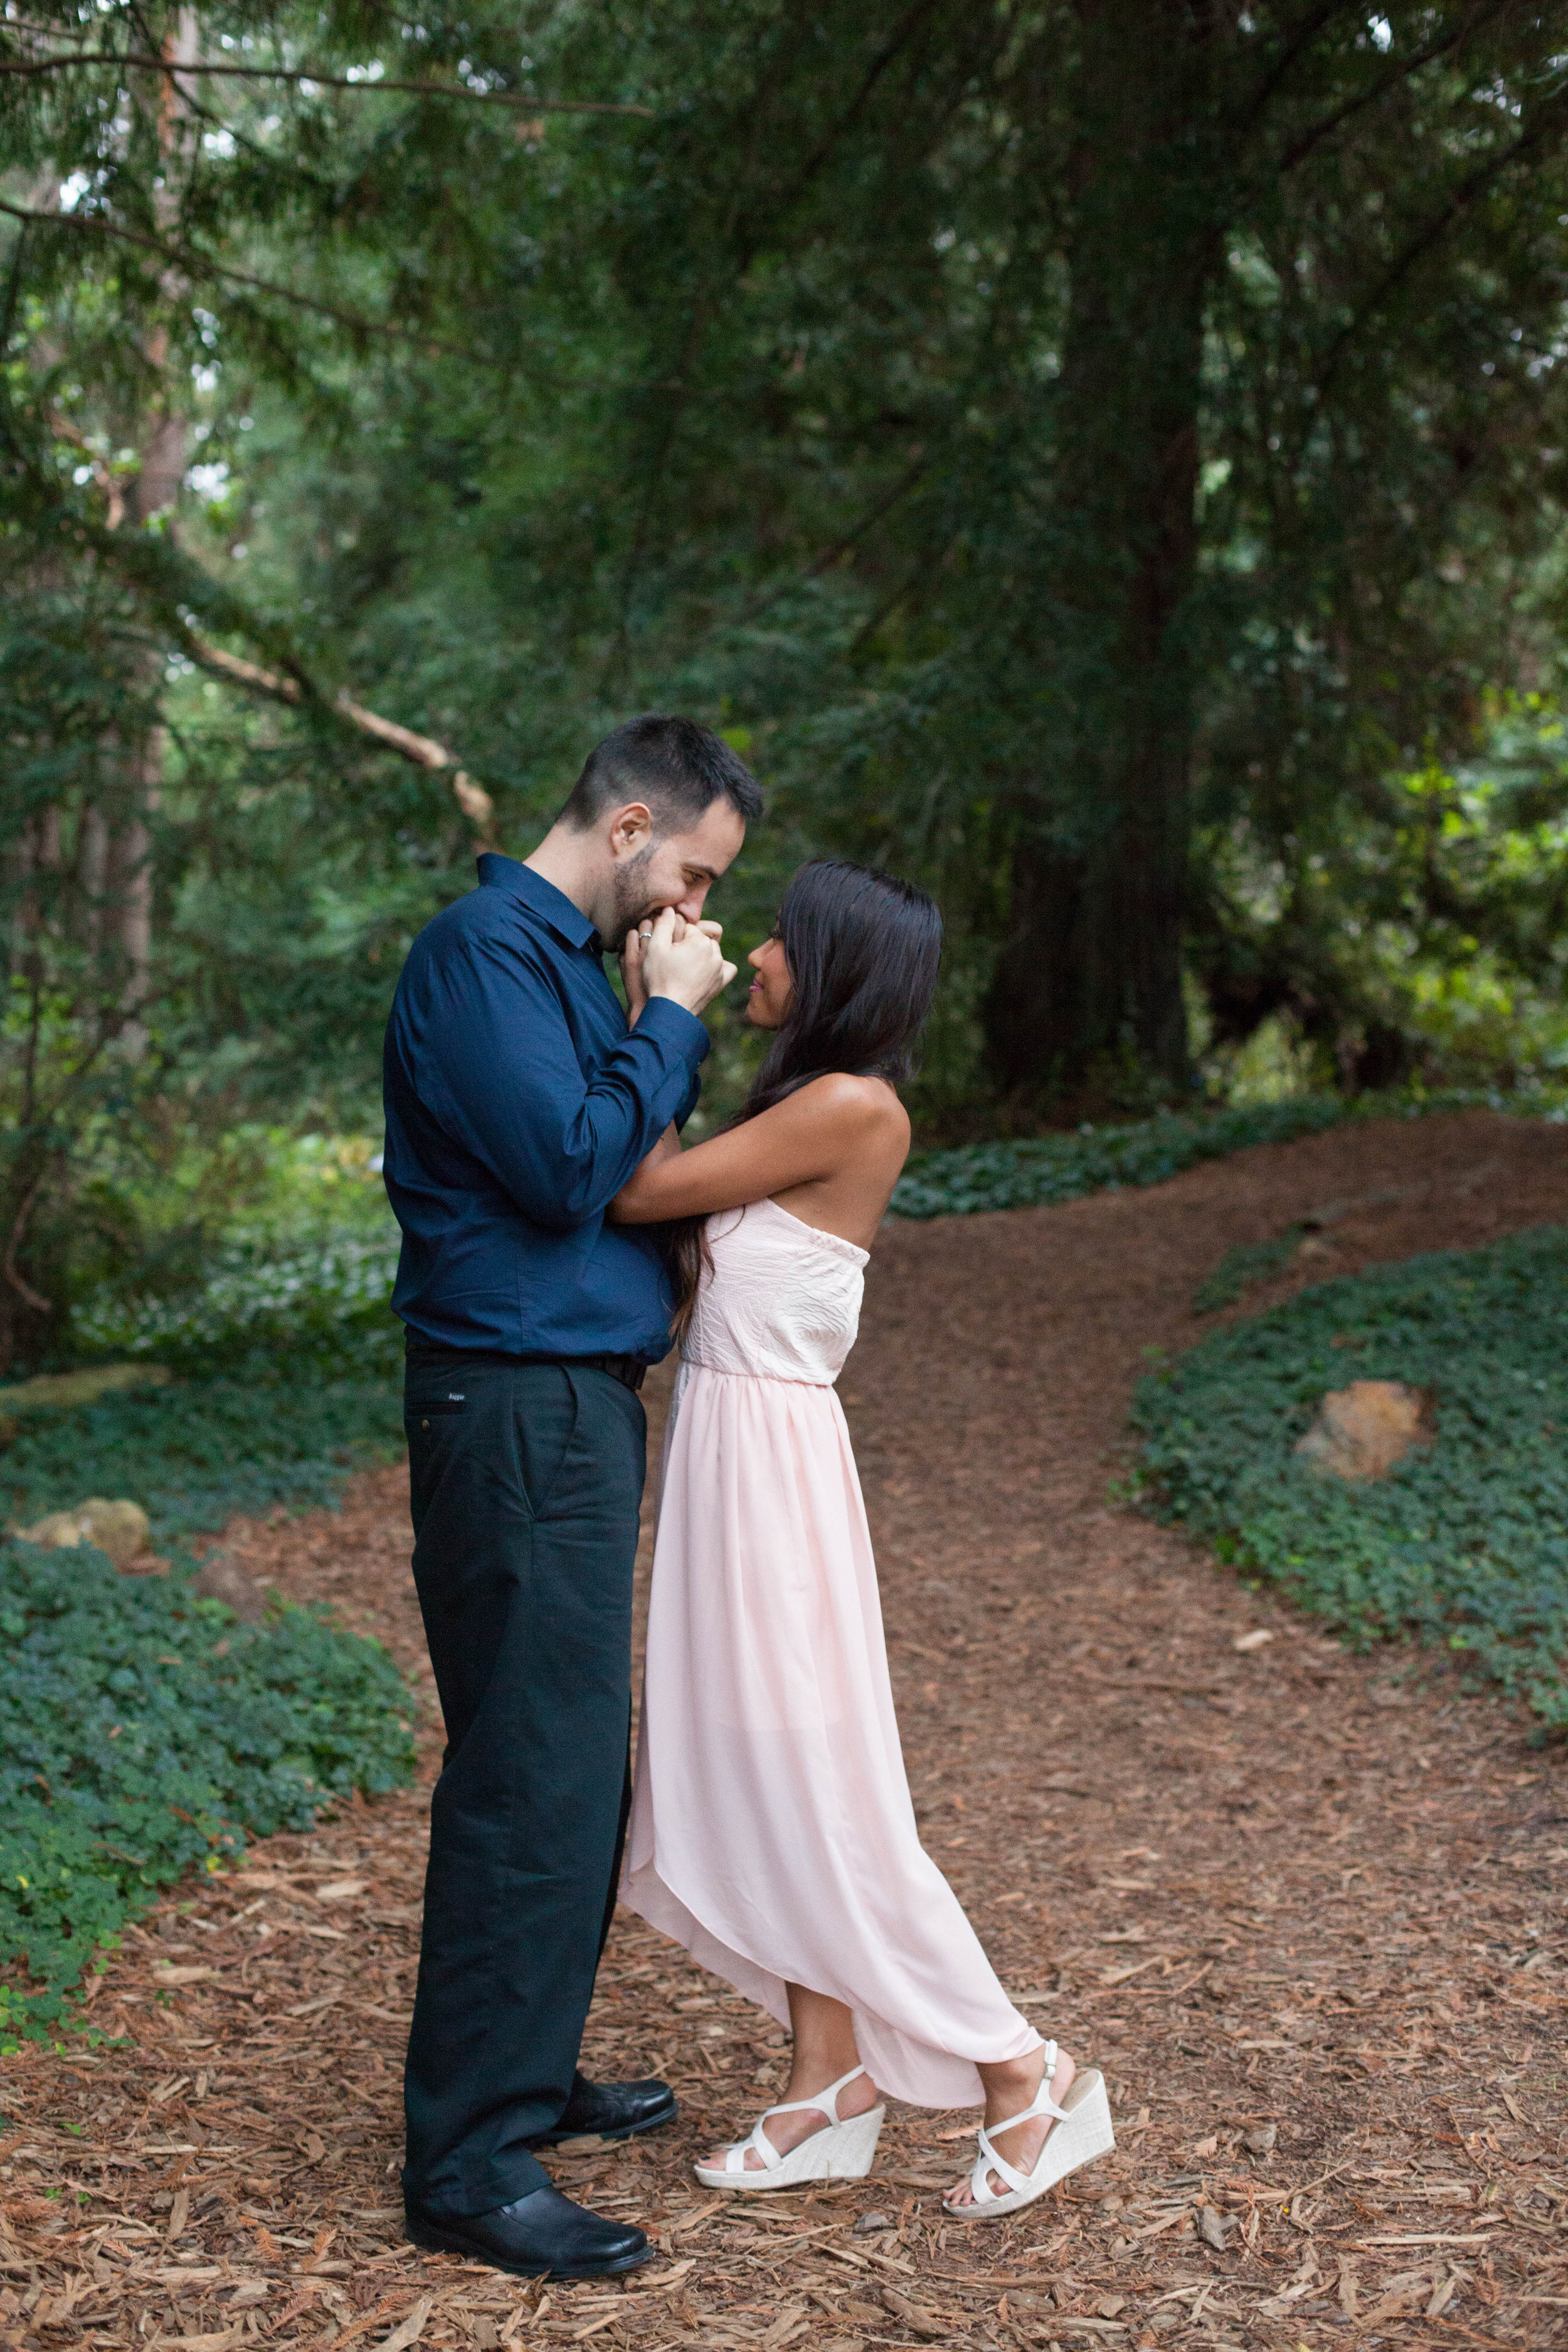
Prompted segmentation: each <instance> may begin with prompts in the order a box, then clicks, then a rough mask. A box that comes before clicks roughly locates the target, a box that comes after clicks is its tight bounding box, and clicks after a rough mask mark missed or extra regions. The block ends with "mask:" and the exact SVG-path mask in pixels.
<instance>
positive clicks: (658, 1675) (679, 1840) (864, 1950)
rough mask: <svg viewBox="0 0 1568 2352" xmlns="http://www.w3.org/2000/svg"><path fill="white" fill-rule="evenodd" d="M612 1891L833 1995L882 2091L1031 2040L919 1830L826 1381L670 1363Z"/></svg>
mask: <svg viewBox="0 0 1568 2352" xmlns="http://www.w3.org/2000/svg"><path fill="white" fill-rule="evenodd" d="M762 1205H763V1207H766V1208H774V1209H775V1213H776V1215H777V1216H782V1217H784V1219H785V1222H786V1223H788V1224H790V1225H795V1226H796V1228H797V1231H798V1232H799V1233H800V1234H811V1233H812V1229H811V1228H809V1227H806V1226H802V1225H799V1223H798V1221H797V1220H795V1218H793V1217H791V1216H789V1215H788V1213H787V1212H784V1211H777V1210H776V1204H773V1203H763V1204H762ZM750 1214H751V1213H750V1212H749V1213H748V1215H750ZM814 1239H815V1240H816V1242H817V1243H819V1244H823V1243H833V1244H835V1246H836V1247H837V1250H839V1251H841V1252H842V1251H850V1253H851V1255H853V1256H854V1257H855V1258H857V1259H858V1260H860V1261H861V1263H863V1262H864V1254H863V1253H861V1252H859V1251H854V1250H852V1246H851V1244H847V1243H844V1242H837V1241H836V1237H834V1236H832V1235H823V1234H816V1235H814ZM724 1272H725V1266H724V1261H723V1259H722V1257H721V1259H720V1263H719V1274H720V1276H721V1277H722V1276H723V1275H724ZM753 1297H754V1292H753ZM856 1297H857V1304H858V1287H857V1293H856ZM709 1328H710V1329H711V1318H710V1325H709ZM850 1337H851V1338H852V1337H853V1326H852V1325H851V1329H850ZM845 1352H847V1349H846V1350H845ZM833 1369H834V1370H837V1365H835V1366H834V1367H833ZM622 1893H623V1896H624V1899H625V1900H626V1903H627V1904H629V1905H630V1906H631V1907H632V1908H633V1909H634V1910H636V1911H637V1912H639V1913H640V1914H641V1915H642V1916H643V1917H644V1918H646V1919H647V1920H648V1921H650V1922H651V1924H652V1925H653V1926H655V1927H659V1928H661V1929H662V1930H663V1931H664V1932H665V1933H666V1934H667V1935H668V1936H671V1937H675V1938H676V1939H677V1940H678V1941H679V1942H680V1943H682V1944H684V1945H685V1946H686V1948H687V1949H688V1950H689V1952H690V1953H691V1954H692V1955H693V1957H694V1958H696V1959H698V1960H700V1962H701V1963H702V1964H703V1966H704V1967H706V1968H709V1969H712V1970H713V1971H714V1973H715V1974H716V1975H719V1976H721V1977H724V1978H726V1979H728V1980H729V1982H730V1983H731V1984H732V1985H734V1986H735V1987H736V1988H737V1989H738V1990H740V1991H741V1992H742V1993H744V1994H746V1995H747V1996H748V1997H749V1998H750V1999H751V2000H755V2001H757V2002H759V2003H760V2004H761V2005H762V2006H763V2008H764V2009H766V2010H768V2011H770V2012H771V2013H772V2015H773V2016H774V2017H775V2018H777V2019H778V2020H779V2021H780V2022H781V2023H784V2024H787V2022H788V2016H789V2012H788V2004H787V2000H786V1997H785V1990H784V1988H785V1986H786V1984H787V1983H795V1984H800V1985H805V1986H806V1987H808V1988H810V1989H811V1990H815V1991H817V1992H821V1993H826V1994H830V1995H831V1996H832V1997H833V1998H834V1999H835V2000H841V2001H844V2002H846V2003H847V2006H848V2007H849V2009H850V2010H851V2011H853V2012H854V2019H855V2032H856V2036H857V2040H858V2045H859V2051H860V2055H861V2058H862V2060H863V2061H864V2063H865V2064H866V2065H867V2067H868V2069H869V2070H870V2073H871V2074H872V2076H873V2078H874V2080H875V2081H876V2082H877V2084H879V2087H880V2088H881V2089H882V2090H883V2091H885V2092H888V2093H889V2094H890V2095H893V2096H894V2097H896V2098H900V2099H906V2100H910V2101H912V2102H913V2103H915V2104H916V2105H923V2106H931V2107H955V2106H965V2105H975V2104H977V2103H978V2102H979V2101H980V2100H981V2098H982V2096H983V2091H982V2086H981V2082H980V2077H979V2075H978V2074H977V2073H976V2071H975V2070H976V2063H977V2062H989V2061H992V2060H996V2059H1007V2058H1016V2057H1019V2056H1022V2055H1023V2054H1024V2053H1025V2052H1026V2051H1029V2050H1033V2049H1037V2048H1038V2047H1039V2046H1040V2037H1039V2035H1038V2034H1037V2032H1035V2031H1034V2029H1033V2028H1032V2027H1031V2026H1030V2025H1029V2024H1028V2022H1027V2021H1026V2019H1025V2018H1023V2017H1021V2016H1020V2015H1019V2013H1018V2011H1016V2009H1015V2008H1014V2007H1013V2005H1012V2003H1011V2001H1009V2000H1008V1999H1007V1996H1006V1994H1005V1992H1004V1990H1003V1989H1002V1987H1001V1985H1000V1984H999V1983H998V1981H997V1979H996V1976H995V1974H994V1970H993V1969H992V1967H991V1964H990V1962H989V1961H988V1960H987V1958H986V1957H985V1954H984V1950H983V1949H982V1948H981V1945H980V1942H979V1939H978V1937H976V1935H975V1933H974V1930H973V1927H971V1926H970V1924H969V1921H968V1919H967V1918H966V1917H965V1916H964V1913H963V1909H962V1908H961V1906H960V1905H959V1903H958V1900H957V1897H956V1896H955V1895H953V1893H952V1888H951V1887H950V1886H949V1885H948V1884H947V1881H946V1880H945V1879H944V1878H943V1876H942V1873H941V1872H940V1871H939V1870H938V1868H937V1866H936V1864H935V1863H934V1862H932V1861H931V1857H930V1856H929V1855H928V1854H927V1853H925V1852H924V1850H923V1849H922V1847H921V1842H920V1834H919V1832H918V1830H917V1828H916V1824H915V1816H914V1809H913V1806H912V1804H911V1803H910V1791H909V1784H908V1781H907V1780H906V1778H905V1773H904V1764H903V1757H902V1754H901V1751H900V1744H899V1730H898V1724H897V1721H896V1719H895V1717H894V1713H893V1700H892V1691H891V1687H890V1685H889V1676H888V1661H887V1651H886V1646H885V1643H884V1640H883V1633H882V1616H881V1608H880V1604H879V1596H878V1590H877V1575H876V1567H875V1562H874V1560H873V1558H872V1551H871V1541H870V1531H869V1529H868V1526H867V1521H866V1510H865V1505H864V1503H863V1501H862V1499H861V1494H860V1483H859V1479H858V1476H857V1475H856V1469H855V1459H854V1455H853V1454H852V1452H851V1450H850V1444H849V1433H848V1430H847V1427H846V1424H845V1420H844V1414H843V1411H842V1408H841V1407H840V1405H839V1402H838V1399H837V1395H836V1394H835V1393H834V1391H833V1389H832V1388H831V1387H830V1386H828V1385H826V1383H825V1382H822V1381H809V1380H798V1379H797V1380H787V1379H777V1378H771V1377H766V1376H762V1375H758V1374H754V1373H749V1372H740V1371H732V1370H715V1369H711V1368H710V1366H709V1365H707V1364H706V1363H692V1362H689V1361H688V1362H686V1363H684V1364H683V1365H682V1367H681V1370H680V1372H679V1377H678V1381H677V1385H676V1391H675V1400H674V1402H673V1405H672V1408H671V1422H670V1427H669V1432H668V1437H667V1440H666V1452H665V1470H664V1488H663V1496H662V1501H661V1506H660V1511H659V1521H658V1540H657V1545H656V1549H655V1559H654V1570H653V1591H652V1599H651V1603H650V1613H649V1622H648V1639H647V1675H646V1685H645V1696H644V1706H643V1716H642V1730H641V1738H640V1742H639V1747H638V1753H637V1777H636V1789H635V1796H634V1801H633V1808H632V1818H631V1825H630V1831H629V1835H628V1840H627V1847H626V1868H625V1874H624V1881H623V1887H622Z"/></svg>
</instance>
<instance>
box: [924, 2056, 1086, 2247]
mask: <svg viewBox="0 0 1568 2352" xmlns="http://www.w3.org/2000/svg"><path fill="white" fill-rule="evenodd" d="M1044 2054H1045V2062H1046V2070H1045V2073H1044V2074H1042V2075H1041V2077H1040V2087H1039V2089H1038V2091H1037V2093H1036V2094H1035V2098H1034V2102H1033V2104H1032V2105H1029V2106H1026V2108H1025V2109H1024V2112H1023V2114H1022V2115H1021V2116H1009V2118H1008V2120H1007V2121H1006V2122H1005V2124H998V2125H997V2126H995V2129H996V2132H997V2133H1001V2132H1007V2131H1011V2130H1012V2128H1013V2126H1014V2125H1015V2124H1024V2123H1027V2122H1028V2121H1029V2119H1030V2117H1031V2116H1055V2117H1056V2122H1055V2124H1054V2125H1053V2126H1052V2128H1051V2129H1050V2130H1049V2131H1048V2132H1047V2134H1046V2144H1045V2146H1044V2147H1042V2148H1041V2150H1040V2153H1039V2155H1038V2156H1037V2158H1036V2159H1035V2168H1034V2170H1033V2172H1020V2171H1019V2170H1018V2168H1017V2167H1016V2165H1013V2164H1009V2163H1008V2161H1007V2159H1006V2158H1005V2156H998V2155H997V2153H996V2149H995V2147H994V2136H993V2134H992V2133H991V2132H989V2131H987V2130H986V2128H985V2126H984V2124H982V2125H981V2126H980V2153H979V2155H978V2156H977V2157H976V2158H975V2160H974V2169H973V2172H972V2173H971V2174H970V2176H969V2193H970V2195H971V2196H972V2197H973V2200H974V2202H973V2204H972V2205H948V2204H946V2203H945V2201H944V2204H943V2210H944V2212H946V2214H947V2215H948V2217H949V2219H950V2220H952V2221H1001V2219H1002V2217H1003V2215H1004V2214H1005V2213H1017V2212H1020V2211H1021V2210H1023V2208H1024V2207H1025V2206H1026V2205H1032V2204H1033V2203H1034V2201H1035V2200H1036V2198H1037V2197H1043V2196H1044V2195H1045V2193H1046V2191H1047V2189H1054V2188H1055V2187H1056V2184H1057V2182H1058V2180H1065V2179H1067V2177H1068V2173H1069V2172H1076V2171H1077V2170H1078V2168H1079V2165H1080V2164H1091V2163H1092V2162H1093V2161H1094V2158H1096V2157H1097V2156H1109V2155H1110V2151H1111V2149H1112V2148H1113V2147H1115V2146H1116V2134H1115V2133H1114V2132H1113V2131H1112V2129H1111V2127H1110V2100H1109V2099H1108V2098H1107V2097H1106V2095H1105V2077H1104V2075H1103V2074H1101V2073H1100V2069H1099V2068H1098V2067H1097V2066H1090V2067H1089V2069H1088V2071H1087V2073H1085V2074H1075V2075H1074V2076H1073V2078H1072V2083H1071V2086H1070V2087H1069V2089H1068V2095H1067V2104H1066V2105H1065V2106H1060V2107H1058V2105H1057V2103H1056V2101H1055V2100H1054V2099H1053V2098H1052V2097H1051V2095H1050V2084H1051V2077H1052V2075H1053V2074H1055V2073H1056V2071H1057V2045H1056V2043H1055V2042H1047V2044H1046V2047H1045V2053H1044ZM994 2172H995V2173H999V2174H1000V2175H1001V2177H1002V2179H1004V2180H1005V2182H1006V2183H1007V2186H1006V2189H1005V2190H1002V2191H998V2190H996V2189H993V2188H992V2186H991V2180H990V2176H991V2174H992V2173H994Z"/></svg>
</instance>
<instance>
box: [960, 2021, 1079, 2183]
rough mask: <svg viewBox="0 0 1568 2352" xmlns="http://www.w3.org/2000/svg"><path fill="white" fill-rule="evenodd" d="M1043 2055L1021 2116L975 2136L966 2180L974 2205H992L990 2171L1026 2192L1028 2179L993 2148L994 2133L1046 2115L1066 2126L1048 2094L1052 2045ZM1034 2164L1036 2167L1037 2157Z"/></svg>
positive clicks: (1065, 2113)
mask: <svg viewBox="0 0 1568 2352" xmlns="http://www.w3.org/2000/svg"><path fill="white" fill-rule="evenodd" d="M1043 2054H1044V2059H1045V2067H1044V2071H1043V2073H1042V2074H1041V2076H1040V2087H1039V2089H1038V2090H1037V2092H1036V2094H1035V2096H1034V2098H1033V2100H1032V2101H1031V2102H1030V2104H1029V2105H1028V2106H1026V2108H1025V2109H1024V2112H1023V2114H1022V2115H1018V2116H1009V2117H1008V2118H1007V2121H1006V2122H1005V2124H994V2125H993V2126H991V2127H990V2129H987V2127H986V2126H985V2125H984V2124H982V2125H981V2126H980V2131H979V2135H978V2137H979V2141H980V2153H979V2155H978V2156H977V2157H976V2158H975V2159H974V2169H973V2172H972V2173H971V2174H970V2177H969V2193H970V2195H971V2196H972V2197H973V2200H974V2202H975V2203H976V2204H977V2205H994V2203H995V2202H996V2199H997V2194H998V2192H997V2191H996V2190H995V2189H993V2188H992V2186H991V2183H990V2179H989V2178H988V2175H990V2174H991V2173H993V2172H999V2173H1000V2174H1001V2176H1002V2178H1003V2179H1004V2180H1005V2182H1006V2183H1007V2187H1008V2188H1009V2189H1015V2190H1016V2189H1026V2188H1027V2187H1028V2185H1029V2180H1030V2177H1031V2176H1030V2175H1029V2174H1028V2173H1026V2172H1020V2171H1019V2170H1018V2168H1017V2166H1016V2165H1015V2164H1009V2162H1008V2161H1007V2158H1005V2156H1004V2155H1002V2154H1001V2152H1000V2150H999V2149H998V2148H997V2147H996V2146H995V2142H994V2137H993V2134H994V2133H1001V2132H1009V2131H1011V2130H1012V2129H1013V2126H1014V2125H1015V2124H1026V2123H1029V2122H1032V2121H1033V2119H1034V2117H1035V2116H1051V2117H1052V2118H1053V2119H1054V2120H1055V2121H1056V2122H1058V2123H1066V2121H1067V2120H1068V2111H1067V2109H1066V2108H1065V2107H1058V2105H1057V2103H1056V2101H1055V2100H1054V2099H1053V2098H1052V2097H1051V2095H1050V2089H1049V2085H1050V2081H1051V2077H1052V2076H1053V2075H1054V2074H1055V2073H1056V2071H1057V2045H1056V2043H1055V2042H1047V2044H1046V2046H1045V2051H1044V2053H1043ZM1035 2161H1036V2164H1037V2165H1038V2162H1039V2158H1038V2157H1037V2158H1036V2159H1035Z"/></svg>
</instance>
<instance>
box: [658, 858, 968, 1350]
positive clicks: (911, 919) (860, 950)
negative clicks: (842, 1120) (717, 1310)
mask: <svg viewBox="0 0 1568 2352" xmlns="http://www.w3.org/2000/svg"><path fill="white" fill-rule="evenodd" d="M776 936H777V938H778V939H779V940H780V941H781V942H782V944H783V947H784V961H785V962H786V963H787V964H788V966H789V975H790V980H791V982H792V984H793V986H794V991H795V994H794V997H793V1000H792V1002H791V1004H790V1009H789V1014H788V1017H787V1018H786V1020H785V1021H784V1025H783V1027H782V1028H781V1029H780V1030H779V1031H778V1033H777V1034H776V1035H775V1036H774V1038H773V1044H772V1045H770V1046H769V1048H768V1053H767V1058H766V1060H765V1061H764V1062H763V1066H762V1068H761V1069H760V1070H759V1071H758V1072H757V1075H756V1077H755V1079H754V1081H753V1082H752V1090H751V1092H750V1094H748V1096H747V1097H746V1099H745V1102H744V1103H743V1104H742V1108H741V1109H740V1110H739V1112H738V1113H737V1114H736V1116H735V1118H734V1119H733V1120H732V1121H731V1125H733V1126H736V1127H738V1126H740V1124H741V1123H742V1120H744V1119H748V1118H756V1116H757V1114H758V1112H759V1111H764V1110H769V1109H771V1108H773V1104H774V1103H777V1102H783V1100H784V1097H785V1096H786V1095H792V1094H794V1093H795V1090H796V1088H797V1087H804V1086H807V1085H809V1084H810V1082H811V1080H812V1079H813V1078H821V1077H826V1076H827V1075H828V1074H829V1073H830V1072H831V1071H835V1070H847V1071H850V1072H852V1073H853V1074H854V1075H855V1076H857V1077H877V1078H887V1079H888V1080H889V1082H890V1083H891V1084H892V1085H894V1086H897V1085H899V1084H900V1083H901V1082H902V1080H904V1079H905V1078H908V1077H909V1076H911V1074H912V1072H913V1070H914V1066H915V1059H914V1056H915V1047H916V1045H917V1044H918V1042H919V1039H920V1033H921V1029H922V1028H923V1026H924V1025H925V1019H926V1015H927V1014H928V1013H929V1012H930V1011H931V998H932V996H933V995H934V994H935V992H936V975H937V966H938V963H939V961H941V956H942V915H941V912H940V911H939V909H938V907H937V904H936V901H935V899H934V898H931V897H930V896H929V895H928V894H927V893H926V892H925V891H924V890H921V889H920V888H919V887H917V886H916V884H914V883H913V882H900V880H899V879H898V878H897V877H896V876H894V875H891V874H879V872H878V871H877V869H876V868H875V866H851V865H849V864H847V862H846V861H845V860H844V859H842V858H837V857H817V858H814V859H813V860H812V861H811V863H810V864H809V865H808V866H801V867H799V868H798V870H797V871H796V873H795V876H794V877H793V878H792V879H791V882H790V886H789V887H788V889H787V890H786V891H785V892H784V903H783V905H782V906H781V907H780V908H779V919H778V929H777V933H776ZM665 1233H666V1249H667V1253H668V1260H669V1266H670V1273H671V1276H672V1277H673V1280H674V1284H675V1290H676V1311H675V1315H674V1318H673V1324H672V1328H673V1329H674V1331H675V1334H676V1337H677V1338H678V1339H679V1338H681V1337H683V1336H684V1334H685V1331H686V1327H687V1325H688V1324H689V1321H690V1320H691V1309H692V1307H693V1306H694V1305H695V1304H696V1299H697V1289H698V1285H699V1284H700V1281H701V1279H702V1276H703V1273H704V1271H705V1270H710V1268H711V1265H712V1259H711V1258H710V1255H709V1251H708V1240H707V1219H706V1218H705V1217H682V1218H680V1219H679V1222H678V1223H672V1224H670V1225H668V1226H667V1227H666V1229H665Z"/></svg>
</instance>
